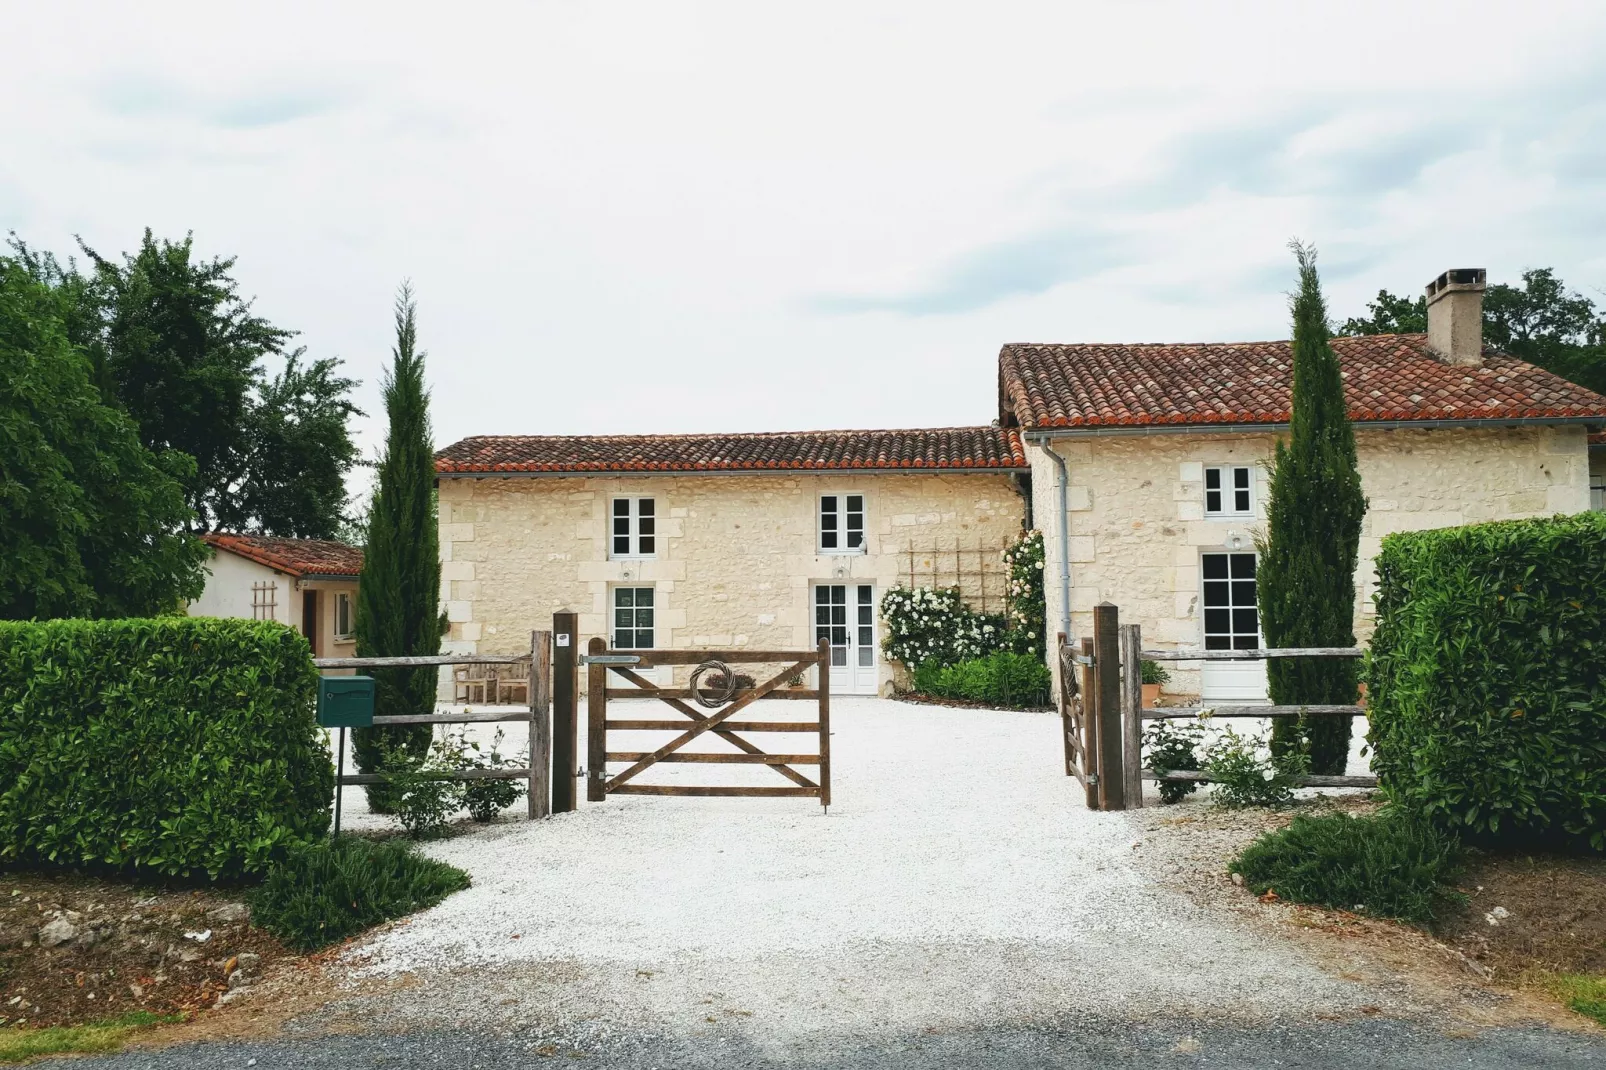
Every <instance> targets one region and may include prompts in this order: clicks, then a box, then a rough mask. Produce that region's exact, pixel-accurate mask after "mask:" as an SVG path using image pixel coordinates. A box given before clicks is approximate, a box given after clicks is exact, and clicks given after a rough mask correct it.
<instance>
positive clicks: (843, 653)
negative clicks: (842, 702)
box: [814, 583, 876, 695]
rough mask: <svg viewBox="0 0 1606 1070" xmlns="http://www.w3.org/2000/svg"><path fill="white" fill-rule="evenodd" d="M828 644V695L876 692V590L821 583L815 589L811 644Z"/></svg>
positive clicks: (865, 584) (851, 585)
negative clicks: (829, 645) (829, 672)
mask: <svg viewBox="0 0 1606 1070" xmlns="http://www.w3.org/2000/svg"><path fill="white" fill-rule="evenodd" d="M821 639H825V640H828V641H829V642H830V644H831V674H830V686H831V693H832V694H834V695H873V694H875V693H876V656H875V655H876V650H875V588H874V587H873V586H872V585H870V584H868V583H822V584H820V585H819V586H817V587H815V588H814V641H815V642H816V643H818V642H819V641H820V640H821Z"/></svg>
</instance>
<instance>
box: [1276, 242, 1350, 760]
mask: <svg viewBox="0 0 1606 1070" xmlns="http://www.w3.org/2000/svg"><path fill="white" fill-rule="evenodd" d="M1293 250H1294V256H1295V259H1296V260H1297V261H1298V264H1299V291H1298V292H1297V293H1296V294H1295V295H1294V297H1293V301H1292V311H1293V319H1294V338H1293V351H1294V352H1293V364H1294V396H1293V413H1292V415H1291V417H1290V420H1289V437H1288V439H1287V441H1282V440H1279V441H1278V443H1277V447H1276V452H1275V454H1274V456H1273V460H1272V467H1271V493H1270V500H1269V501H1268V502H1267V506H1266V532H1265V535H1264V537H1263V538H1262V540H1261V544H1260V547H1259V549H1260V561H1259V566H1258V569H1257V572H1258V575H1257V580H1258V582H1257V585H1256V587H1257V593H1258V600H1259V603H1260V622H1261V631H1262V632H1263V633H1264V635H1265V637H1266V643H1267V645H1268V646H1274V647H1280V646H1353V645H1354V643H1355V565H1356V560H1357V557H1358V556H1359V553H1360V541H1361V520H1362V518H1363V517H1364V516H1365V515H1366V498H1365V496H1363V495H1362V493H1361V476H1360V472H1359V470H1358V469H1357V468H1356V463H1355V429H1354V428H1353V427H1351V426H1350V420H1349V411H1348V407H1347V406H1346V404H1345V401H1344V380H1343V377H1342V375H1341V374H1340V372H1339V366H1338V357H1337V355H1336V354H1334V352H1333V349H1332V347H1331V346H1330V345H1328V338H1329V331H1328V326H1327V303H1326V301H1325V299H1324V298H1323V297H1322V289H1321V280H1320V279H1319V278H1318V277H1317V273H1316V250H1315V249H1314V248H1312V247H1310V246H1306V245H1301V244H1299V243H1297V242H1295V243H1294V244H1293ZM1266 672H1267V676H1268V678H1269V682H1270V685H1271V700H1272V702H1274V703H1276V704H1277V705H1316V704H1321V705H1329V704H1332V705H1350V704H1353V703H1354V702H1355V699H1356V695H1357V691H1358V689H1357V686H1356V681H1357V666H1356V664H1355V662H1354V661H1352V660H1350V659H1347V658H1278V659H1274V660H1272V661H1268V662H1267V663H1266ZM1350 721H1351V719H1350V718H1348V717H1311V718H1301V719H1300V721H1299V722H1297V723H1296V722H1294V721H1292V720H1291V719H1287V718H1279V719H1278V721H1277V724H1276V726H1275V728H1274V729H1273V736H1272V747H1273V750H1274V751H1277V752H1280V753H1286V752H1288V751H1290V750H1294V749H1296V748H1297V747H1299V746H1300V743H1301V737H1303V739H1304V741H1305V742H1306V744H1307V745H1308V746H1309V753H1310V759H1311V769H1312V770H1313V771H1314V772H1318V773H1342V772H1343V771H1344V764H1345V761H1346V759H1347V758H1348V757H1349V743H1350V729H1351V725H1350Z"/></svg>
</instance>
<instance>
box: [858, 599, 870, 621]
mask: <svg viewBox="0 0 1606 1070" xmlns="http://www.w3.org/2000/svg"><path fill="white" fill-rule="evenodd" d="M859 623H860V624H862V625H867V624H869V623H870V607H869V606H867V605H863V604H861V605H860V606H859Z"/></svg>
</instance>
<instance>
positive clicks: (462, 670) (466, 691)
mask: <svg viewBox="0 0 1606 1070" xmlns="http://www.w3.org/2000/svg"><path fill="white" fill-rule="evenodd" d="M489 668H490V666H489V665H463V666H459V667H458V669H457V671H456V672H455V673H453V674H452V676H453V678H454V679H455V681H456V683H457V696H456V697H457V701H458V703H459V704H467V703H474V702H478V703H480V704H481V705H484V704H485V701H486V698H485V696H486V686H487V684H490V683H491V682H492V681H490V680H488V679H487V674H486V670H487V669H489Z"/></svg>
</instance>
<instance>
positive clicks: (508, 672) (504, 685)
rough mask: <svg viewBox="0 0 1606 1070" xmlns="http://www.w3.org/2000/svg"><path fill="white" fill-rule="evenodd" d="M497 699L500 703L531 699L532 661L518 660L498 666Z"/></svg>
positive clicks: (525, 701) (506, 704) (521, 701)
mask: <svg viewBox="0 0 1606 1070" xmlns="http://www.w3.org/2000/svg"><path fill="white" fill-rule="evenodd" d="M496 701H497V703H498V704H499V705H503V706H510V705H513V704H514V703H519V704H526V703H528V702H529V701H530V663H529V662H527V661H517V662H514V663H513V664H511V665H498V666H497V667H496Z"/></svg>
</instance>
